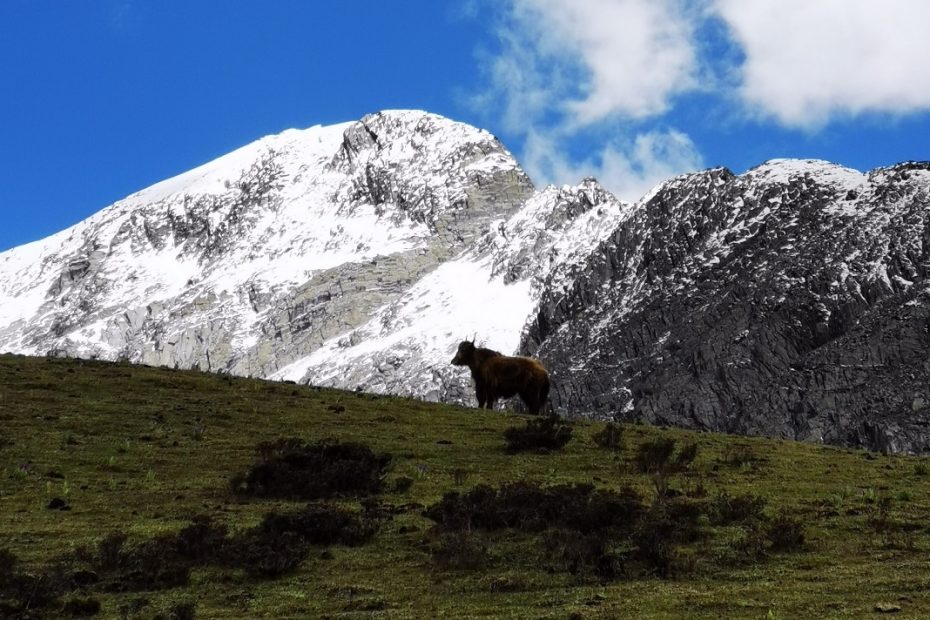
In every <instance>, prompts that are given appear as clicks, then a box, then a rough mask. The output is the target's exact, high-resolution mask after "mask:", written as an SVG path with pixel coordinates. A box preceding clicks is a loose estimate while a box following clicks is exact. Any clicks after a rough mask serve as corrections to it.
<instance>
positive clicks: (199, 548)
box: [174, 515, 229, 562]
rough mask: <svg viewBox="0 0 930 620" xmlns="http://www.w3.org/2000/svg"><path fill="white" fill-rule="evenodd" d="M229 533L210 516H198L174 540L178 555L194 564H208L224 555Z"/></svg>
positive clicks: (227, 529)
mask: <svg viewBox="0 0 930 620" xmlns="http://www.w3.org/2000/svg"><path fill="white" fill-rule="evenodd" d="M228 532H229V528H227V527H226V526H225V525H223V524H216V523H214V522H213V519H212V518H211V517H210V516H209V515H198V516H196V517H194V518H193V519H192V520H191V524H190V525H188V526H187V527H185V528H183V529H181V531H180V532H178V534H177V536H176V537H175V540H174V547H175V550H176V552H177V553H178V555H180V556H181V557H184V558H187V559H189V560H192V561H194V562H207V561H209V560H210V559H212V558H216V557H218V556H220V555H221V554H222V553H223V548H224V546H225V544H226V537H227V534H228Z"/></svg>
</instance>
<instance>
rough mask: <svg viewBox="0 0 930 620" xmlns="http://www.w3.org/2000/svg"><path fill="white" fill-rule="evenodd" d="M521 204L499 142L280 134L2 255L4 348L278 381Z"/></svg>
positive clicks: (437, 136) (412, 116)
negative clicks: (283, 373)
mask: <svg viewBox="0 0 930 620" xmlns="http://www.w3.org/2000/svg"><path fill="white" fill-rule="evenodd" d="M531 193H532V185H531V184H530V182H529V180H528V178H527V177H526V175H525V174H524V173H523V171H522V170H521V169H520V168H519V166H518V165H517V164H516V162H515V161H514V160H513V158H512V157H511V155H510V154H509V153H508V152H507V151H506V149H505V148H504V147H503V146H502V145H501V144H500V143H499V142H498V141H497V140H496V139H495V138H494V137H493V136H491V135H490V134H488V133H487V132H484V131H481V130H478V129H476V128H474V127H470V126H468V125H464V124H461V123H456V122H453V121H450V120H448V119H444V118H442V117H439V116H436V115H432V114H427V113H424V112H417V111H390V112H383V113H380V114H376V115H370V116H368V117H365V118H364V119H362V120H361V121H359V122H354V123H345V124H341V125H335V126H331V127H313V128H310V129H307V130H302V131H298V130H289V131H286V132H284V133H282V134H279V135H276V136H269V137H267V138H263V139H261V140H259V141H257V142H255V143H252V144H249V145H247V146H245V147H243V148H241V149H239V150H237V151H235V152H233V153H230V154H229V155H226V156H224V157H221V158H219V159H217V160H215V161H213V162H210V163H208V164H206V165H204V166H201V167H199V168H197V169H195V170H192V171H190V172H187V173H184V174H182V175H179V176H177V177H175V178H173V179H169V180H167V181H164V182H162V183H159V184H157V185H154V186H152V187H149V188H147V189H144V190H142V191H140V192H138V193H136V194H133V195H132V196H129V197H127V198H126V199H124V200H121V201H119V202H117V203H115V204H113V205H111V206H109V207H107V208H106V209H104V210H102V211H101V212H99V213H98V214H96V215H94V216H92V217H91V218H89V219H87V220H85V221H83V222H81V223H79V224H77V225H76V226H73V227H72V228H69V229H68V230H65V231H62V232H61V233H58V234H56V235H54V236H52V237H49V238H48V239H45V240H42V241H38V242H35V243H32V244H28V245H25V246H22V247H18V248H14V249H12V250H9V251H7V252H4V253H2V254H0V350H6V351H14V352H22V353H31V354H46V353H54V354H65V355H74V356H83V357H99V358H104V359H128V360H131V361H135V362H144V363H152V364H164V365H172V366H174V365H177V366H182V367H200V368H203V369H207V370H214V371H228V372H233V373H238V374H251V375H259V376H268V375H272V374H273V373H275V372H277V371H278V370H280V369H281V368H283V367H285V366H288V365H289V364H291V363H293V362H294V360H296V359H301V358H303V357H304V356H306V355H308V354H309V353H311V352H312V351H314V350H315V349H316V348H317V347H319V346H320V345H321V344H322V343H323V342H325V341H327V340H328V339H330V338H332V337H335V336H338V335H340V334H342V333H343V332H345V331H346V330H350V329H353V328H354V327H357V326H359V325H361V324H363V323H365V322H366V321H368V319H369V318H370V316H371V315H372V313H374V312H376V311H377V310H378V309H379V308H381V307H382V306H384V305H385V304H388V303H391V302H393V301H395V300H396V299H398V298H399V297H400V296H401V295H402V294H403V293H404V292H405V291H406V290H407V289H408V288H409V287H410V286H412V285H413V284H414V283H415V282H417V281H418V280H420V278H422V277H423V276H425V275H427V274H429V273H430V272H432V271H433V270H434V269H435V268H436V267H437V266H438V265H440V264H442V263H443V262H444V261H445V260H447V259H448V258H450V257H453V256H455V255H457V254H460V253H461V252H463V251H465V250H466V249H467V248H469V247H470V246H471V244H472V243H473V242H474V240H475V239H476V238H477V237H478V236H479V235H481V234H483V233H484V232H485V231H486V230H487V227H488V225H489V224H490V223H491V222H492V221H495V220H497V219H499V218H502V217H507V216H509V215H510V214H512V213H513V212H515V210H516V209H517V208H518V207H520V206H521V205H522V203H523V202H524V200H525V199H526V198H527V197H528V196H529V195H531Z"/></svg>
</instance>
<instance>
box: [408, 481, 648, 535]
mask: <svg viewBox="0 0 930 620" xmlns="http://www.w3.org/2000/svg"><path fill="white" fill-rule="evenodd" d="M641 510H642V506H641V502H640V496H639V494H638V493H637V492H636V491H635V490H633V489H631V488H624V489H622V490H621V491H620V492H619V493H618V492H614V491H607V490H603V489H595V488H594V487H593V486H592V485H587V484H573V485H556V486H551V487H540V486H539V485H537V484H533V483H528V482H515V483H511V484H508V485H505V486H503V487H501V488H500V489H497V490H495V489H492V488H491V487H489V486H486V485H481V486H478V487H475V488H474V489H472V490H471V491H469V492H468V493H464V494H460V493H458V492H455V491H453V492H450V493H446V495H445V496H443V498H442V500H441V501H440V502H439V503H437V504H434V505H433V506H431V507H429V508H428V509H427V510H426V512H425V513H424V514H425V516H427V517H428V518H430V519H432V520H433V521H436V523H438V524H439V525H440V526H442V527H443V528H445V529H452V530H470V529H483V530H498V529H505V528H514V529H520V530H525V531H541V530H543V529H546V528H548V527H563V528H568V529H573V530H576V531H580V532H592V531H599V530H605V529H617V530H624V529H629V528H630V527H631V524H632V523H634V522H635V521H636V518H637V517H638V516H639V514H640V512H641Z"/></svg>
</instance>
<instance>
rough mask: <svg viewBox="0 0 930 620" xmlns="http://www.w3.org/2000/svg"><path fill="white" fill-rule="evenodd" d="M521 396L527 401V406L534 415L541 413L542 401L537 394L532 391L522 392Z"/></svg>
mask: <svg viewBox="0 0 930 620" xmlns="http://www.w3.org/2000/svg"><path fill="white" fill-rule="evenodd" d="M520 398H522V399H523V402H524V403H526V408H527V409H529V411H530V413H532V414H533V415H539V409H540V405H541V403H540V402H539V399H538V398H537V397H536V395H535V394H532V393H530V392H521V393H520Z"/></svg>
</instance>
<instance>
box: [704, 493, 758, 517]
mask: <svg viewBox="0 0 930 620" xmlns="http://www.w3.org/2000/svg"><path fill="white" fill-rule="evenodd" d="M764 508H765V500H764V499H763V498H761V497H758V496H756V495H752V494H750V493H746V494H743V495H730V494H729V493H727V492H726V491H721V492H719V493H718V494H717V495H716V496H715V497H714V498H713V500H711V502H710V506H709V510H708V516H709V517H710V521H711V523H712V524H714V525H730V524H732V523H743V522H746V521H749V520H751V519H762V518H763V514H762V510H763V509H764Z"/></svg>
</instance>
